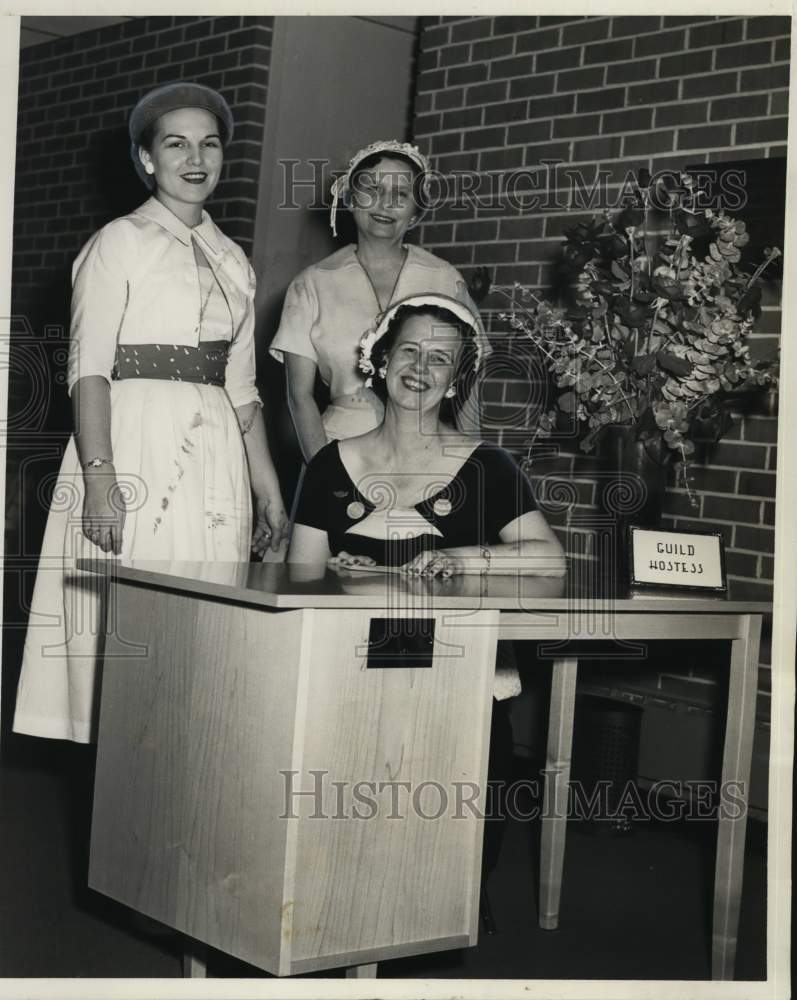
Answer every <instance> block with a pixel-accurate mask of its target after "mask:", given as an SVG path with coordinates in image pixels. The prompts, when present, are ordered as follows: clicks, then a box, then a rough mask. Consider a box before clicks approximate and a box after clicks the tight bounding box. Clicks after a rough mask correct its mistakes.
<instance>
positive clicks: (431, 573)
mask: <svg viewBox="0 0 797 1000" xmlns="http://www.w3.org/2000/svg"><path fill="white" fill-rule="evenodd" d="M327 565H328V566H329V567H330V568H331V569H336V570H350V569H355V570H356V569H363V568H366V567H371V566H376V565H377V563H376V560H375V559H372V558H371V557H370V556H358V555H352V554H351V553H349V552H339V553H338V554H337V555H336V556H332V558H331V559H330V560H329V562H328V563H327ZM398 571H399V573H402V574H403V575H404V576H412V577H419V576H420V577H426V578H429V577H440V578H442V579H448V578H449V577H451V576H454V575H455V574H457V573H461V572H463V565H462V560H461V559H459V558H458V557H457V556H455V555H454V554H453V553H451V552H446V551H444V550H440V551H439V552H431V551H424V552H420V553H419V554H418V555H417V556H416V557H415V558H414V559H411V560H410V561H409V562H407V563H404V565H403V566H399V567H398Z"/></svg>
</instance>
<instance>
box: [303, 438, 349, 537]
mask: <svg viewBox="0 0 797 1000" xmlns="http://www.w3.org/2000/svg"><path fill="white" fill-rule="evenodd" d="M337 449H338V445H337V442H336V441H332V442H330V444H328V445H325V446H324V447H323V448H322V449H321V450H320V451H319V452H317V453H316V454H315V455H314V456H313V458H312V459H311V460H310V464H309V465H308V466H307V468H306V469H305V470H304V476H303V477H302V484H301V488H300V491H299V501H298V503H297V505H296V516H295V518H294V520H295V522H296V524H305V525H307V527H309V528H318V529H319V530H320V531H326V532H328V531H329V527H330V525H329V511H330V504H329V496H330V492H331V490H332V489H333V488H334V487H333V476H334V472H335V468H336V465H337V461H336V459H337V454H338V450H337Z"/></svg>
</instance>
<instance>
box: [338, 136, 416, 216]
mask: <svg viewBox="0 0 797 1000" xmlns="http://www.w3.org/2000/svg"><path fill="white" fill-rule="evenodd" d="M374 153H398V154H400V155H401V156H404V157H406V158H407V159H408V160H410V162H411V163H414V164H415V165H416V166H417V167H418V169H419V170H420V171H421V175H422V177H423V182H422V183H423V189H422V190H423V193H424V194H426V193H427V185H428V175H429V173H430V172H431V168H430V166H429V161H428V160H427V158H426V157H425V156H424V155H423V153H422V152H421V151H420V149H418V147H417V146H413V145H411V144H410V143H409V142H399V141H398V139H384V140H382V141H380V142H372V143H371V144H370V145H369V146H363V148H362V149H360V150H358V151H357V152H356V153H355V154H354V156H353V157H352V158H351V159H350V160H349V166H348V168H347V170H346V173H345V174H341V175H340V177H337V178H336V179H335V181H334V183H333V184H332V207H331V209H330V212H329V224H330V226H331V227H332V235H333V236H337V235H338V231H337V228H336V220H337V215H338V204H339V203H340V199H341V198H342V197H343V196H344V194H345V193H346V192H347V191H348V190H349V188H350V186H351V175H352V173H353V172H354V170H355V169H356V168H357V166H358V164H360V163H361V162H362V161H363V160H364V159H365V158H366V157H368V156H373V154H374Z"/></svg>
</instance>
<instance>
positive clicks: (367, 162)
mask: <svg viewBox="0 0 797 1000" xmlns="http://www.w3.org/2000/svg"><path fill="white" fill-rule="evenodd" d="M382 160H399V161H400V162H401V163H406V164H407V166H408V167H409V168H410V170H412V200H413V201H414V202H415V206H416V208H417V209H418V211H419V212H425V211H426V209H427V208H428V205H427V199H426V195H425V194H424V189H423V188H424V183H423V182H424V172H423V170H421V168H420V167H419V166H418V164H417V163H416V162H415V161H414V160H412V159H410V157H409V156H407V155H405V154H404V153H394V152H393V151H392V150H389V149H382V150H380V151H379V152H378V153H371V154H370V156H364V157H363V158H362V160H360V162H359V163H358V164H357V166H356V167H355V168H354V170H352V172H351V177H350V178H349V185H350V190H354V189H355V188H356V187H357V184H358V181H359V180H360V177H361V176H362V174H364V173H367V172H368V171H369V170H373V169H374V168H375V167H376V166H377V165H378V164H380V163H381V162H382Z"/></svg>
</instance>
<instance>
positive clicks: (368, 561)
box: [327, 552, 376, 569]
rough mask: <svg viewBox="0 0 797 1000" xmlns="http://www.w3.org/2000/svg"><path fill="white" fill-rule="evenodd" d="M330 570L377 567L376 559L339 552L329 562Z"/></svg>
mask: <svg viewBox="0 0 797 1000" xmlns="http://www.w3.org/2000/svg"><path fill="white" fill-rule="evenodd" d="M327 566H329V568H330V569H357V567H358V566H376V559H372V558H371V557H370V556H353V555H352V554H351V553H350V552H338V554H337V555H336V556H332V557H331V558H330V559H329V560H328V561H327Z"/></svg>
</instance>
